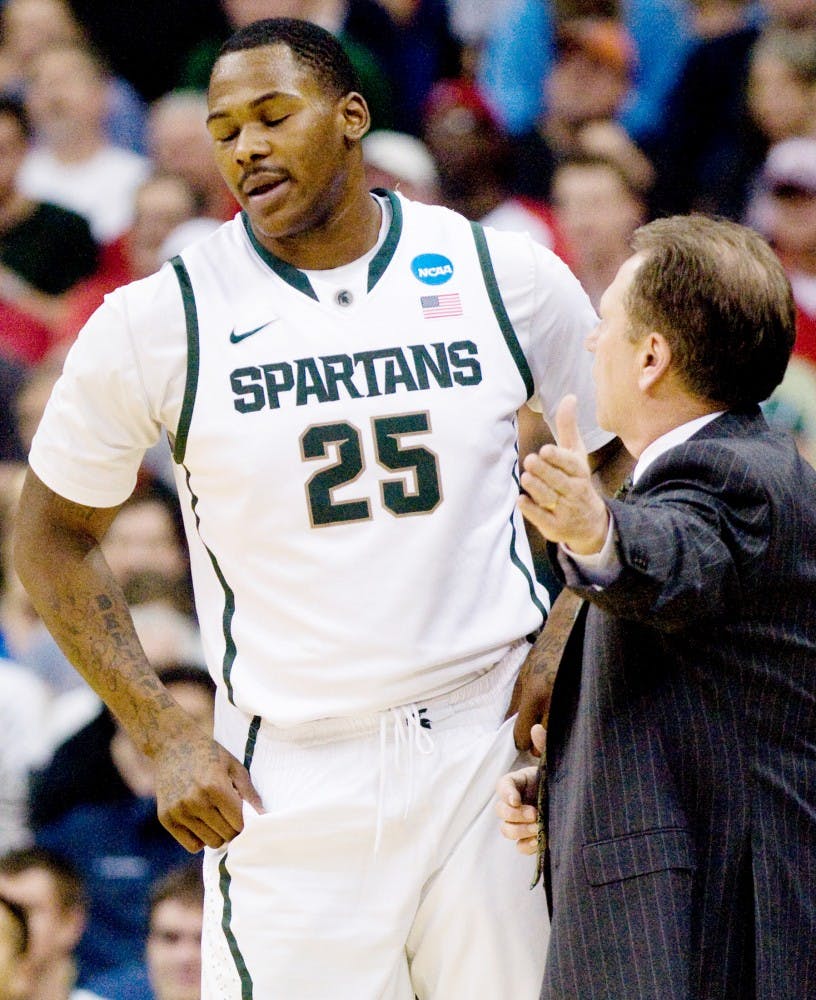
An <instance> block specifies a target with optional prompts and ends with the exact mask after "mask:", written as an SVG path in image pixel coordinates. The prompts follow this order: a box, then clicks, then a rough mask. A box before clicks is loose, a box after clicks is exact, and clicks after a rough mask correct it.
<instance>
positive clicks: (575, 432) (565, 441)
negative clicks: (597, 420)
mask: <svg viewBox="0 0 816 1000" xmlns="http://www.w3.org/2000/svg"><path fill="white" fill-rule="evenodd" d="M555 436H556V439H557V441H558V444H559V447H561V448H567V449H568V450H569V451H571V452H573V453H574V454H575V455H578V456H580V457H581V458H582V459H584V460H586V457H587V450H586V446H585V445H584V440H583V438H582V437H581V432H580V430H579V429H578V399H577V397H576V396H575V395H573V394H572V393H570V394H569V395H567V396H564V398H563V399H562V400H561V402H560V403H559V404H558V409H557V410H556V411H555Z"/></svg>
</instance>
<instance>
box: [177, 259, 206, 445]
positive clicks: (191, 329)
mask: <svg viewBox="0 0 816 1000" xmlns="http://www.w3.org/2000/svg"><path fill="white" fill-rule="evenodd" d="M170 263H171V264H172V266H173V270H174V271H175V272H176V278H177V279H178V283H179V288H180V289H181V301H182V303H183V305H184V322H185V325H186V327H187V381H186V382H185V385H184V398H183V400H182V404H181V414H180V416H179V422H178V427H177V428H176V439H175V443H174V444H173V460H174V461H175V462H176V463H177V464H178V465H181V464H182V463H183V462H184V453H185V451H186V449H187V435H188V434H189V432H190V422H191V421H192V419H193V407H194V406H195V398H196V391H197V389H198V365H199V343H198V311H197V310H196V302H195V294H194V293H193V284H192V282H191V281H190V275H189V274H188V272H187V268H186V267H185V266H184V261H183V260H182V259H181V257H173V259H172V260H171V261H170Z"/></svg>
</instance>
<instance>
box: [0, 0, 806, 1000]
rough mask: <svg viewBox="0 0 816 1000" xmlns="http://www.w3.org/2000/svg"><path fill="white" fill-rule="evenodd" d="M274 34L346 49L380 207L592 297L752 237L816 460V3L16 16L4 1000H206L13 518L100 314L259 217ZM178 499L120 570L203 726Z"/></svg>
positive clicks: (10, 22) (238, 8)
mask: <svg viewBox="0 0 816 1000" xmlns="http://www.w3.org/2000/svg"><path fill="white" fill-rule="evenodd" d="M270 16H297V17H302V18H307V19H309V20H313V21H315V22H317V23H319V24H321V25H322V26H323V27H325V28H327V29H329V30H330V31H332V32H333V33H335V34H337V36H338V37H339V38H340V39H341V40H342V42H343V44H344V46H345V47H346V49H347V51H348V54H349V56H350V58H351V60H352V62H353V63H354V65H355V67H356V69H357V71H358V74H359V76H360V80H361V86H362V89H363V92H364V94H365V96H366V98H367V99H368V101H369V104H370V107H371V110H372V118H373V127H372V131H371V133H370V134H369V135H368V137H367V138H366V139H365V140H364V155H365V159H366V163H367V169H368V170H369V180H370V184H371V186H372V187H377V186H381V187H389V188H394V189H397V190H400V191H401V192H403V193H404V194H405V195H407V196H408V197H411V198H416V199H419V200H421V201H426V202H430V203H437V204H443V205H446V206H448V207H450V208H453V209H455V210H456V211H458V212H461V213H462V214H464V215H465V216H467V217H468V218H470V219H474V220H479V221H481V222H482V223H483V224H485V225H489V226H493V227H496V228H500V229H514V230H525V231H527V232H528V233H529V235H530V237H531V238H532V239H534V240H536V241H538V242H540V243H543V244H545V245H546V246H548V247H550V248H551V249H552V250H553V251H554V252H555V253H556V254H558V255H559V256H561V257H563V258H564V259H565V260H566V261H567V262H568V264H569V265H570V266H571V267H572V269H573V270H574V272H575V273H576V275H577V276H578V278H579V279H580V281H581V283H582V284H583V286H584V288H585V289H586V291H587V293H588V295H589V297H590V299H591V300H592V301H593V302H594V303H595V304H596V305H597V303H598V300H599V298H600V295H601V293H602V291H603V290H604V288H605V287H606V286H607V285H608V284H609V282H610V281H611V279H612V277H613V276H614V274H615V272H616V270H617V268H618V266H619V265H620V264H621V262H622V261H623V260H624V259H626V257H628V256H629V249H628V247H629V239H630V236H631V234H632V232H633V231H634V230H635V229H636V228H637V227H638V226H639V225H641V224H642V223H644V222H646V221H648V220H649V219H651V218H654V217H656V216H659V215H666V214H673V213H678V212H680V213H685V212H692V211H700V212H705V213H712V214H717V215H722V216H726V217H729V218H732V219H735V220H737V221H741V222H745V223H747V224H749V225H751V226H753V227H754V228H756V229H757V230H759V231H760V232H761V233H762V234H763V235H764V236H765V237H766V238H767V239H768V240H769V241H770V243H771V245H772V246H773V247H774V249H775V250H776V252H777V254H778V255H779V257H780V259H781V260H782V262H783V264H784V266H785V268H786V270H787V272H788V274H789V276H790V280H791V284H792V287H793V290H794V295H795V299H796V303H797V309H798V323H797V341H796V347H795V351H794V357H793V359H792V361H791V364H790V367H789V370H788V373H787V376H786V378H785V380H784V382H783V384H782V386H781V387H780V388H779V389H778V390H777V392H776V393H775V394H774V396H773V397H771V399H770V400H768V401H767V403H766V404H765V411H766V414H767V416H768V419H769V420H770V421H771V422H773V423H774V424H776V425H777V426H781V427H784V428H786V429H788V430H789V431H790V432H791V433H793V434H794V435H795V436H796V438H797V440H798V442H799V445H800V449H801V451H802V453H803V455H804V456H805V457H806V458H807V459H808V460H809V461H811V462H814V463H816V3H814V2H813V0H751V2H748V0H620V2H615V0H493V2H491V3H484V2H482V0H299V2H295V0H220V2H219V0H140V2H139V3H137V4H111V3H102V2H100V0H0V410H1V411H2V421H0V557H1V558H0V902H2V899H3V898H5V899H7V900H8V902H9V904H10V907H11V909H10V910H9V913H10V916H9V917H8V920H6V919H5V915H4V912H3V908H2V906H0V953H2V951H3V947H4V943H3V934H4V933H5V932H4V931H3V928H4V927H5V926H6V923H8V924H9V927H10V928H11V930H10V931H9V935H10V938H9V940H10V941H12V942H13V940H14V934H15V931H14V920H15V919H16V917H15V912H16V909H17V904H19V905H21V906H22V907H23V911H24V915H25V913H28V914H29V924H30V925H31V926H30V927H29V929H28V937H29V946H28V948H27V949H23V952H24V954H23V959H24V960H25V963H27V964H26V968H25V969H24V974H23V975H22V976H21V979H20V982H21V983H23V985H21V986H20V987H19V989H17V988H16V987H15V989H17V992H9V993H8V994H5V993H3V989H4V987H2V986H0V1000H3V998H4V997H6V996H8V997H9V998H11V1000H17V998H20V1000H68V998H69V997H73V998H75V1000H82V998H85V1000H92V998H93V996H99V997H107V998H108V1000H117V998H118V997H120V996H121V997H124V996H127V997H131V998H134V997H143V998H145V1000H147V998H150V997H153V998H154V1000H196V998H197V997H198V987H197V971H196V969H197V966H196V959H195V957H194V956H193V953H194V952H195V951H196V949H195V948H192V949H191V948H190V947H187V948H186V950H185V943H186V944H187V945H189V943H190V941H191V940H196V937H195V936H196V934H197V933H198V934H200V907H201V894H200V885H199V883H198V882H197V881H196V879H195V878H194V877H193V876H191V875H190V874H189V872H187V871H186V869H185V868H184V867H182V868H179V867H178V866H179V865H181V864H182V863H183V862H184V860H185V858H184V856H183V852H182V851H181V848H179V847H178V846H177V845H176V844H175V842H173V841H172V840H171V839H170V838H169V835H167V834H166V833H165V832H164V831H163V830H162V829H161V828H160V827H159V826H158V823H157V821H156V820H155V815H154V810H153V800H152V797H151V796H152V791H151V778H150V771H149V767H148V765H147V762H146V761H144V760H143V759H141V758H140V757H139V755H138V753H137V752H136V751H135V749H134V748H133V747H132V745H130V744H129V741H128V740H127V738H126V737H125V736H124V734H122V733H121V732H120V731H119V730H118V729H117V726H116V723H115V721H114V720H113V719H112V718H111V717H110V716H109V715H108V714H107V713H106V712H105V711H103V710H102V709H101V706H100V703H99V701H98V700H97V699H96V697H95V696H94V695H93V694H92V692H91V691H90V690H89V689H88V688H87V687H86V685H85V684H84V682H83V681H82V680H81V679H80V678H79V676H78V675H77V674H76V673H75V672H74V671H73V669H72V668H71V667H70V665H69V664H68V663H67V661H66V660H65V658H64V656H63V655H62V653H61V652H60V650H59V649H58V648H57V647H56V645H55V644H54V643H53V641H52V640H51V639H50V637H49V635H48V634H47V633H46V631H45V630H44V628H43V626H42V625H41V624H40V623H39V621H38V619H37V616H36V614H35V613H34V612H33V610H32V608H31V606H30V604H29V602H28V599H27V597H26V595H25V593H24V592H23V590H22V588H21V586H20V584H19V582H18V581H17V580H16V578H15V575H14V572H13V570H12V568H11V565H10V558H9V545H8V535H9V531H8V525H9V520H10V516H11V513H12V511H13V507H14V503H15V499H16V496H17V491H18V489H19V485H20V481H21V476H22V470H23V466H24V460H25V455H26V452H27V449H28V446H29V443H30V441H31V438H32V435H33V433H34V431H35V430H36V426H37V422H38V420H39V417H40V415H41V413H42V410H43V407H44V405H45V402H46V400H47V398H48V395H49V393H50V391H51V388H52V386H53V384H54V382H55V381H56V379H57V378H58V376H59V372H60V369H61V366H62V362H63V359H64V357H65V352H66V350H67V349H68V348H69V347H70V344H71V343H72V341H73V340H74V338H75V337H76V336H77V335H78V333H79V331H80V329H81V327H82V325H83V324H84V322H85V321H86V320H87V318H88V317H89V316H90V315H91V313H92V312H93V311H94V309H95V308H96V307H97V305H99V303H100V302H101V301H102V299H103V297H104V295H105V294H106V293H107V292H108V291H110V290H112V289H114V288H116V287H118V286H119V285H121V284H123V283H125V282H129V281H133V280H137V279H139V278H141V277H144V276H146V275H148V274H150V273H152V272H153V271H155V270H156V269H158V268H159V267H161V266H162V264H163V263H164V262H165V261H167V260H168V259H169V258H171V257H172V256H173V255H174V254H176V253H177V252H178V251H179V250H180V249H182V248H183V247H184V246H186V245H188V244H189V243H190V242H192V241H194V240H196V239H198V238H200V237H201V236H202V235H204V234H206V233H208V232H210V231H211V230H212V229H214V228H216V227H217V226H218V225H220V224H221V222H223V221H224V220H226V219H229V218H231V217H232V215H233V214H234V213H235V212H236V211H237V210H238V206H237V205H236V204H235V202H234V201H233V199H232V197H231V196H230V194H229V192H228V191H227V189H226V187H225V186H224V184H223V183H222V181H221V178H220V177H219V175H218V172H217V170H216V168H215V163H214V160H213V156H212V152H211V148H210V139H209V135H208V132H207V128H206V124H205V118H206V95H205V89H206V84H207V78H208V74H209V70H210V67H211V65H212V62H213V60H214V58H215V55H216V53H217V51H218V48H219V46H220V44H221V42H222V41H223V40H224V39H225V38H226V37H227V36H228V35H229V33H230V32H231V31H232V30H233V29H235V28H237V27H240V26H243V25H244V24H247V23H249V22H251V21H253V20H256V19H258V18H261V17H270ZM522 417H524V415H522ZM522 426H523V427H526V424H525V423H524V422H523V423H522ZM538 432H539V429H538V428H535V427H533V428H531V430H530V432H529V434H528V435H527V436H528V437H529V440H530V441H531V442H532V441H535V439H536V434H537V433H538ZM173 489H174V488H173V484H172V477H171V476H170V473H169V454H168V453H167V451H166V449H165V447H164V446H163V445H159V446H157V447H156V448H155V449H153V450H152V451H151V452H150V453H149V454H148V455H147V457H146V459H145V463H144V467H143V470H142V475H141V476H140V480H139V484H138V486H137V490H136V492H135V493H134V495H133V497H132V498H131V500H130V501H128V503H127V504H126V505H125V506H124V507H123V509H122V511H121V512H120V513H119V515H118V516H117V518H116V521H115V522H114V525H113V528H112V530H111V532H110V534H109V536H108V537H107V538H106V540H105V551H106V555H107V557H108V560H109V562H110V563H111V566H112V567H113V568H114V570H115V572H116V573H117V575H118V578H119V580H120V582H121V583H122V586H123V587H124V589H125V593H126V595H127V597H128V600H129V601H130V603H131V607H132V608H133V612H134V619H135V621H136V625H137V629H138V631H139V635H140V638H141V639H142V641H143V643H144V645H145V648H146V650H147V652H148V655H149V657H150V659H151V661H152V662H154V663H155V664H156V666H157V667H160V668H161V669H162V670H163V671H165V676H166V679H167V682H168V683H172V684H173V685H174V686H175V691H177V692H178V693H179V697H180V698H182V699H184V698H186V699H188V701H189V706H190V709H191V711H192V712H194V713H195V714H197V715H198V717H200V718H201V721H202V725H205V726H206V725H208V723H209V715H210V714H211V711H212V686H211V684H210V682H209V679H208V677H207V675H206V673H205V671H204V669H203V665H202V664H203V657H202V654H201V650H200V639H199V636H198V629H197V625H196V622H195V617H194V612H193V607H192V597H191V592H190V583H189V572H188V566H187V557H186V553H185V547H184V543H183V539H182V532H181V527H180V520H179V513H178V509H177V506H176V502H175V496H174V492H173ZM542 572H543V571H542ZM168 886H169V887H168ZM168 912H169V913H170V916H169V917H168V916H167V913H168ZM46 913H50V914H52V917H53V926H52V927H51V929H50V930H49V929H48V927H49V926H50V925H48V924H47V921H46V917H45V915H44V914H46ZM54 914H56V916H53V915H54ZM176 918H178V919H177V923H178V927H174V925H173V920H176ZM163 921H164V922H163ZM168 921H169V923H168ZM196 921H197V922H196ZM165 925H167V926H169V927H170V929H169V930H168V929H167V927H166V926H165ZM57 927H59V928H61V930H60V931H59V933H58V932H57V930H56V928H57ZM196 927H198V930H196ZM44 928H45V929H44ZM163 946H164V947H165V952H168V953H172V955H171V956H170V958H169V959H167V958H166V955H165V965H167V964H168V963H169V966H171V967H172V969H171V971H170V972H167V971H165V972H164V973H162V972H161V971H158V972H157V971H156V969H155V966H156V964H157V961H158V966H159V969H160V970H161V967H162V958H161V956H162V954H164V953H163V952H162V947H163ZM11 947H12V951H13V950H14V949H13V946H11ZM174 949H175V950H174ZM156 953H158V954H159V959H158V960H157V959H156ZM44 955H45V956H46V957H45V958H44V957H43V956H44ZM49 956H50V957H49ZM151 956H152V957H151ZM191 956H193V957H191ZM2 961H3V958H2V954H0V962H2ZM46 968H50V969H57V968H58V969H59V970H61V971H60V972H59V974H56V973H49V974H47V973H46V971H44V970H46ZM26 970H27V971H26ZM172 970H175V971H172ZM8 981H9V982H12V979H11V977H10V976H9V977H8ZM191 983H192V985H190V984H191ZM26 984H27V985H26ZM77 984H79V986H82V987H87V988H88V989H89V990H92V991H93V992H90V993H88V992H82V991H81V990H79V989H78V987H77ZM185 984H186V985H185ZM139 990H141V992H138V991H139ZM128 991H129V992H128Z"/></svg>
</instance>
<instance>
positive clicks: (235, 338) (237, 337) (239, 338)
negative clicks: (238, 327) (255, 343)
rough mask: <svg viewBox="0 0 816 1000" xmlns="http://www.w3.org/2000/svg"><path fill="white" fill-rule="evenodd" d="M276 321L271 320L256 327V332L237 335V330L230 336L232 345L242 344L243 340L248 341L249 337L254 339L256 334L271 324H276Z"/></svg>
mask: <svg viewBox="0 0 816 1000" xmlns="http://www.w3.org/2000/svg"><path fill="white" fill-rule="evenodd" d="M274 322H275V320H273V319H269V320H267V321H266V323H261V325H260V326H256V327H255V329H254V330H245V331H244V333H236V332H235V330H233V331H232V333H230V335H229V339H230V343H231V344H240V343H241V341H242V340H246V339H247V337H254V336H255V334H256V333H260V331H261V330H263V329H264V328H265V327H267V326H269V325H270V323H274Z"/></svg>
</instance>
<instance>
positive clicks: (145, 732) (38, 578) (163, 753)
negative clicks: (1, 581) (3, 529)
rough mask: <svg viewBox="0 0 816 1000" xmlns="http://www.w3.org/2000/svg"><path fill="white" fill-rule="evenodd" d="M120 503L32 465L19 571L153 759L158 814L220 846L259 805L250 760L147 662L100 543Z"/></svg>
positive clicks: (184, 838)
mask: <svg viewBox="0 0 816 1000" xmlns="http://www.w3.org/2000/svg"><path fill="white" fill-rule="evenodd" d="M116 513H117V508H93V507H85V506H82V505H81V504H75V503H72V502H70V501H68V500H65V499H64V498H62V497H60V496H58V495H57V494H56V493H54V492H53V491H51V490H50V489H48V487H46V486H45V485H44V484H43V483H42V482H41V481H40V480H39V479H38V478H37V477H36V476H35V475H34V473H33V472H31V471H30V470H29V472H28V473H27V475H26V480H25V483H24V485H23V491H22V495H21V498H20V505H19V511H18V514H17V516H16V518H15V532H14V556H15V563H16V568H17V572H18V573H19V576H20V579H21V581H22V583H23V585H24V586H25V587H26V589H27V590H28V593H29V596H30V597H31V601H32V603H33V605H34V607H35V609H36V611H37V612H38V614H39V615H40V617H41V618H42V620H43V622H44V623H45V625H46V627H47V628H48V629H49V631H50V632H51V634H52V635H53V636H54V638H55V640H56V641H57V643H58V644H59V646H60V647H61V648H62V650H63V652H64V653H65V655H66V656H67V657H68V659H69V660H70V661H71V663H72V664H73V665H74V667H75V668H76V669H77V671H78V672H79V673H80V674H81V675H82V676H83V677H84V678H85V680H86V681H87V682H88V684H89V685H90V686H91V687H92V688H93V689H94V690H95V691H96V693H97V694H98V695H99V696H100V698H101V699H102V700H103V701H104V702H105V704H106V705H107V706H108V707H109V708H110V709H111V711H112V712H113V713H114V715H115V716H116V717H117V719H118V720H119V722H120V723H121V724H122V726H123V727H124V729H125V731H126V732H127V733H128V735H129V736H130V738H131V739H132V740H133V742H134V743H135V744H136V746H137V747H138V748H139V749H140V750H141V751H142V752H143V753H145V754H147V755H148V756H149V757H150V758H152V760H153V763H154V767H155V774H156V792H157V795H156V797H157V804H158V811H159V818H160V819H161V821H162V822H163V823H164V825H165V826H166V827H167V828H168V829H169V830H170V832H171V833H172V834H173V835H174V836H175V837H176V839H177V840H179V842H180V843H181V844H182V845H183V846H184V847H186V848H187V849H188V850H192V851H195V850H198V849H199V848H200V847H201V846H202V845H203V844H207V845H209V846H212V847H218V846H220V845H221V844H222V843H224V842H225V841H226V840H229V839H230V838H231V837H232V836H234V835H235V833H237V832H239V831H240V830H241V829H242V826H243V819H242V812H241V803H242V799H248V800H249V801H250V802H252V803H253V805H255V806H256V808H259V807H260V802H259V800H258V796H257V794H256V793H255V791H254V789H253V788H252V785H251V782H250V780H249V776H248V775H247V773H246V771H245V770H244V769H243V766H242V765H241V764H240V762H238V761H237V760H235V758H234V757H232V755H230V754H228V753H227V751H226V750H224V748H223V747H220V746H219V745H218V744H216V743H214V742H213V740H212V739H211V738H210V736H209V735H207V734H206V733H204V732H203V731H202V730H201V729H200V728H199V727H198V724H197V723H196V722H195V721H194V720H193V719H191V718H190V717H189V716H188V715H187V714H186V713H185V712H184V711H183V709H182V708H181V707H180V706H179V705H178V703H177V702H176V701H175V699H174V698H173V697H172V696H171V695H170V693H169V692H168V690H167V689H166V688H165V687H164V685H163V684H162V683H161V681H160V680H159V678H158V677H157V675H156V672H155V670H154V669H153V668H152V666H151V665H150V664H149V663H148V661H147V658H146V656H145V654H144V651H143V649H142V646H141V643H140V642H139V639H138V637H137V635H136V631H135V629H134V627H133V621H132V618H131V616H130V611H129V609H128V606H127V602H126V600H125V597H124V594H123V593H122V590H121V588H120V587H119V585H118V583H117V582H116V580H115V578H114V576H113V574H112V573H111V570H110V567H109V566H108V564H107V562H106V561H105V558H104V556H103V554H102V550H101V548H100V542H101V540H102V538H103V537H104V535H105V533H106V531H107V530H108V528H109V527H110V525H111V523H112V522H113V519H114V517H115V516H116Z"/></svg>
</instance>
